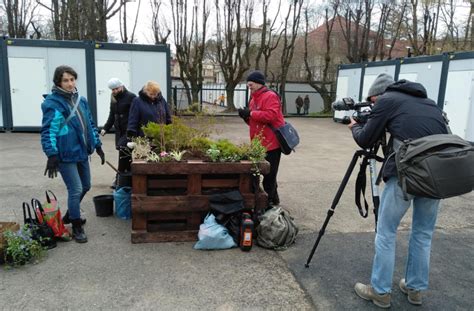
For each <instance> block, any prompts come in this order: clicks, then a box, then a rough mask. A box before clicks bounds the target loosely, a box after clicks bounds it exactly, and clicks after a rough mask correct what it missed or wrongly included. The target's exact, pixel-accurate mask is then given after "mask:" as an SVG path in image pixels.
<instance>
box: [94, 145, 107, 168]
mask: <svg viewBox="0 0 474 311" xmlns="http://www.w3.org/2000/svg"><path fill="white" fill-rule="evenodd" d="M95 152H97V154H98V155H99V157H100V164H102V165H104V163H105V154H104V151H103V150H102V147H97V148H95Z"/></svg>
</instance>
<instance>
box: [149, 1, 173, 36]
mask: <svg viewBox="0 0 474 311" xmlns="http://www.w3.org/2000/svg"><path fill="white" fill-rule="evenodd" d="M162 4H163V3H162V1H161V0H150V5H151V13H152V16H151V29H152V30H153V38H154V39H155V44H166V42H167V41H168V37H169V36H170V34H171V29H170V28H169V27H168V26H167V25H166V20H164V16H163V14H161V13H160V12H161V11H160V10H161V6H162Z"/></svg>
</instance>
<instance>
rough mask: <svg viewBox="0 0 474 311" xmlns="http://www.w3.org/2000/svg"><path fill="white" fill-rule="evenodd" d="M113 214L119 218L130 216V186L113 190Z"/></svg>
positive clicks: (128, 217)
mask: <svg viewBox="0 0 474 311" xmlns="http://www.w3.org/2000/svg"><path fill="white" fill-rule="evenodd" d="M114 201H115V214H116V215H117V217H118V218H121V219H130V218H132V188H131V187H121V188H119V189H117V190H115V191H114Z"/></svg>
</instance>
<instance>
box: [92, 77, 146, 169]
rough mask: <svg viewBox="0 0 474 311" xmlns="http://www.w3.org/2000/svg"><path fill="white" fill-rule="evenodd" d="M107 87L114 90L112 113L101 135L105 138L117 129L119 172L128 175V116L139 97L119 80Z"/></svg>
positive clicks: (111, 82) (111, 102)
mask: <svg viewBox="0 0 474 311" xmlns="http://www.w3.org/2000/svg"><path fill="white" fill-rule="evenodd" d="M107 85H108V87H109V88H110V89H111V90H112V96H111V101H110V112H109V118H108V119H107V122H106V123H105V125H104V127H103V128H102V130H101V131H100V134H101V135H102V136H104V135H105V134H106V133H108V132H109V131H110V129H111V128H112V126H113V127H114V128H115V148H116V149H117V150H118V151H119V160H118V170H119V172H120V173H126V172H129V171H130V162H131V158H130V153H129V152H126V151H125V148H124V147H125V145H126V143H127V141H126V140H127V124H128V115H129V111H130V106H131V105H132V101H133V99H134V98H135V97H137V95H135V94H133V93H132V92H130V91H128V90H127V88H126V87H125V86H124V85H123V83H122V81H120V80H119V79H117V78H112V79H110V80H109V81H108V82H107Z"/></svg>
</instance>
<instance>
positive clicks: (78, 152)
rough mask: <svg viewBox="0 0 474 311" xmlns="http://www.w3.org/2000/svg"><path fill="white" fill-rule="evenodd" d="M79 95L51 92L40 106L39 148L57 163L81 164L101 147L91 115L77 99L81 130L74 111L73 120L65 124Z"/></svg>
mask: <svg viewBox="0 0 474 311" xmlns="http://www.w3.org/2000/svg"><path fill="white" fill-rule="evenodd" d="M77 96H79V94H77V93H74V94H71V93H66V92H65V91H63V90H61V89H58V88H53V91H52V93H51V94H49V95H47V96H46V98H45V100H44V102H43V103H42V104H41V109H42V111H43V121H42V127H41V145H42V147H43V151H44V153H45V154H46V156H47V157H50V156H53V155H55V156H58V158H59V160H60V161H61V162H82V161H85V160H87V158H88V156H89V155H90V154H92V153H93V152H94V150H95V148H97V147H100V146H101V145H102V143H101V142H100V139H99V134H98V130H97V128H96V126H95V124H94V121H92V114H91V112H90V109H89V105H88V103H87V100H86V99H85V98H84V97H82V96H81V97H80V102H79V106H78V110H79V109H80V112H81V115H83V116H84V127H85V128H86V131H84V130H83V127H82V125H81V121H80V118H79V117H78V116H77V115H78V113H79V111H76V112H75V114H74V116H73V117H72V118H70V119H69V121H68V122H67V123H66V119H67V118H68V117H69V115H70V114H71V112H72V110H73V106H74V104H75V103H76V99H77Z"/></svg>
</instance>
